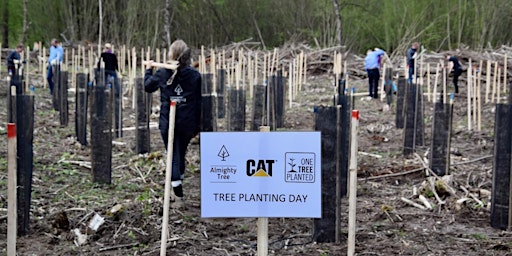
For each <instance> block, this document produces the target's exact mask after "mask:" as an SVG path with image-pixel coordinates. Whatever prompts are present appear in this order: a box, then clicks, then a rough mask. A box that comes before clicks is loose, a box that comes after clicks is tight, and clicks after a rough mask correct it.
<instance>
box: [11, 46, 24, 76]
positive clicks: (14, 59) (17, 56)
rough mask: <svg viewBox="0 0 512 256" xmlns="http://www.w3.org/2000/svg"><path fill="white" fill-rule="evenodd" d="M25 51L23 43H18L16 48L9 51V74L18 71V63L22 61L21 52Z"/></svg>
mask: <svg viewBox="0 0 512 256" xmlns="http://www.w3.org/2000/svg"><path fill="white" fill-rule="evenodd" d="M22 52H23V44H18V46H16V49H14V50H12V51H10V52H9V54H8V55H7V73H9V75H14V74H17V73H18V70H17V68H16V65H17V64H18V65H19V64H20V61H21V53H22Z"/></svg>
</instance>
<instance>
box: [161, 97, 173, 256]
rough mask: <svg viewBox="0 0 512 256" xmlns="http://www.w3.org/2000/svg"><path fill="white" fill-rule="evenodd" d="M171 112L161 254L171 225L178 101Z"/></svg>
mask: <svg viewBox="0 0 512 256" xmlns="http://www.w3.org/2000/svg"><path fill="white" fill-rule="evenodd" d="M170 104H171V110H170V113H169V139H168V141H167V158H166V165H165V191H164V215H163V220H162V236H161V238H162V239H161V241H160V256H165V255H166V250H167V233H168V226H169V206H170V200H171V189H172V188H171V176H172V153H173V152H172V151H173V142H174V122H175V117H176V101H171V103H170Z"/></svg>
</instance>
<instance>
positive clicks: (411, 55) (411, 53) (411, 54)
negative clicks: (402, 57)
mask: <svg viewBox="0 0 512 256" xmlns="http://www.w3.org/2000/svg"><path fill="white" fill-rule="evenodd" d="M419 47H420V44H419V43H418V42H414V43H413V44H412V45H411V48H409V50H407V66H408V67H409V77H408V78H407V82H408V83H409V84H412V76H413V75H414V62H415V61H414V60H415V59H416V55H417V54H416V52H417V51H418V48H419Z"/></svg>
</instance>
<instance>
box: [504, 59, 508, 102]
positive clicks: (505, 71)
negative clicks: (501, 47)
mask: <svg viewBox="0 0 512 256" xmlns="http://www.w3.org/2000/svg"><path fill="white" fill-rule="evenodd" d="M507 64H508V63H507V54H506V53H505V57H504V60H503V93H504V94H505V93H507V87H508V86H507V75H508V72H507V71H508V67H507Z"/></svg>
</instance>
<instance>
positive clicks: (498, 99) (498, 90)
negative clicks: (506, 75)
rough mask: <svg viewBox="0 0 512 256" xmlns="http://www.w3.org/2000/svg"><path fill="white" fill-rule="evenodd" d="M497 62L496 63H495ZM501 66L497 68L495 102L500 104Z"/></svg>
mask: <svg viewBox="0 0 512 256" xmlns="http://www.w3.org/2000/svg"><path fill="white" fill-rule="evenodd" d="M496 64H498V63H496ZM500 87H501V67H499V68H498V75H497V78H496V103H498V104H500V98H501V88H500Z"/></svg>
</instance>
